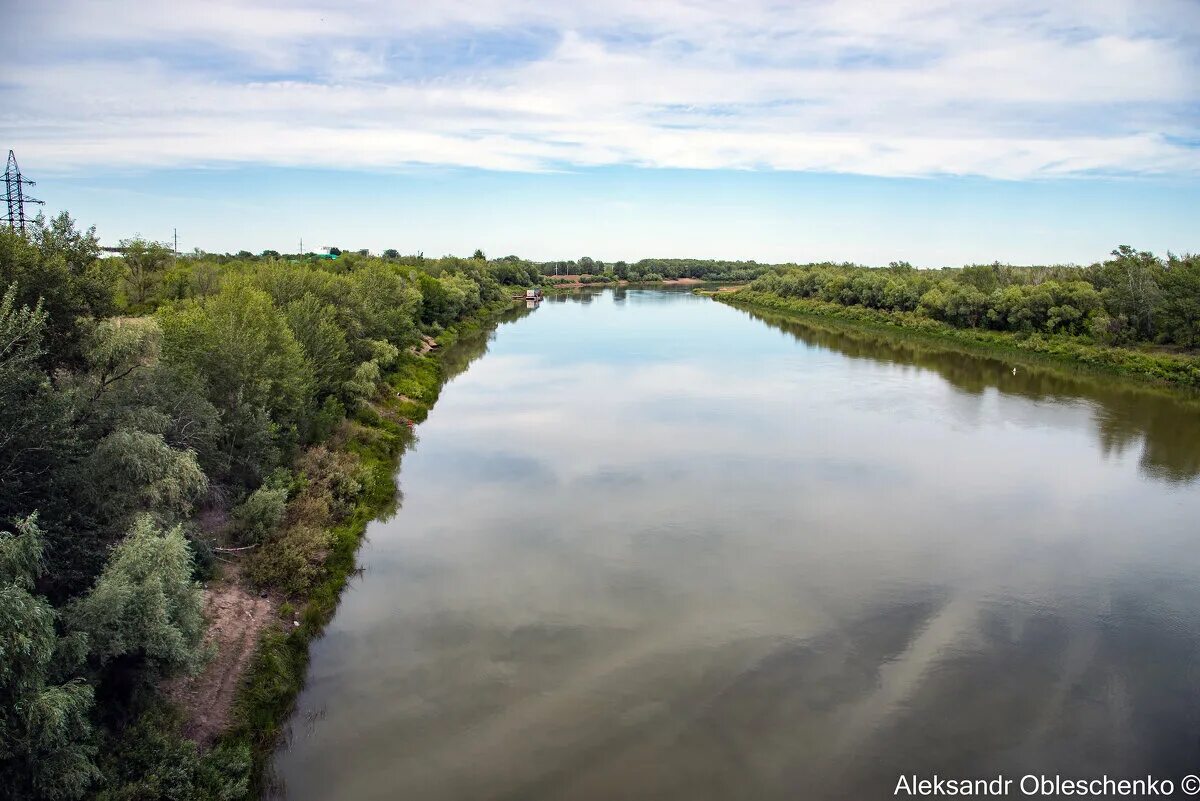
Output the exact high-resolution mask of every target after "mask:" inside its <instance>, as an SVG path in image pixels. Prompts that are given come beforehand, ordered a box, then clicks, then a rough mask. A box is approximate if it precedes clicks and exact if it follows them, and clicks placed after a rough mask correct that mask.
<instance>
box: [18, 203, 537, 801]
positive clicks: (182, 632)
mask: <svg viewBox="0 0 1200 801" xmlns="http://www.w3.org/2000/svg"><path fill="white" fill-rule="evenodd" d="M125 244H126V249H125V253H124V255H123V257H122V258H115V259H101V258H99V255H100V251H99V247H98V244H97V240H96V236H95V233H94V231H92V230H89V231H80V230H78V228H77V227H76V225H75V224H74V222H73V221H72V220H71V219H70V217H69V216H67V215H66V214H65V213H64V214H62V215H60V216H58V217H56V218H54V219H53V220H51V221H49V222H44V221H40V220H39V222H38V223H37V224H35V225H33V226H32V227H31V229H30V232H29V234H28V235H21V234H19V233H17V232H15V231H13V230H10V229H7V228H4V229H0V787H4V788H5V797H11V798H15V799H51V798H53V799H72V798H80V797H83V796H85V795H88V796H92V795H98V796H100V797H104V798H111V799H118V798H139V799H150V798H173V799H176V798H178V799H189V798H196V799H200V798H205V799H208V798H215V799H220V798H237V797H240V796H242V795H243V794H244V793H245V791H246V787H247V781H248V779H249V774H248V771H249V764H250V757H249V754H248V753H247V750H246V748H245V746H244V745H242V746H238V745H229V746H218V747H217V748H215V749H212V750H210V751H209V752H208V753H205V754H201V753H200V752H199V751H197V749H196V748H195V747H194V746H193V745H192V744H191V743H189V742H187V741H185V740H183V739H182V738H180V737H179V736H178V735H177V734H175V733H173V732H174V729H173V728H172V727H171V725H169V721H167V722H164V720H166V718H169V713H167V712H164V711H163V709H164V707H163V705H162V704H161V702H160V699H159V696H158V692H157V689H156V688H157V687H158V686H159V684H160V683H161V681H162V680H163V679H164V678H166V677H170V676H174V675H178V674H182V673H188V672H190V671H194V670H196V669H197V667H198V666H199V665H201V664H202V663H203V662H204V660H205V656H206V655H205V653H204V650H203V648H202V646H201V643H202V635H203V628H204V625H203V617H202V613H201V595H200V588H199V584H198V583H197V581H198V580H200V579H203V578H204V577H205V576H206V575H207V571H209V570H210V569H211V565H212V560H213V546H214V545H215V544H217V543H218V541H220V543H221V544H224V545H229V546H245V545H255V546H261V547H260V548H259V550H257V551H255V552H254V553H255V556H254V558H253V559H252V560H251V561H250V562H249V563H248V573H249V575H250V577H251V579H252V580H254V581H255V582H256V583H258V584H259V585H261V586H264V587H272V588H274V589H277V590H279V591H281V592H299V591H302V590H303V589H305V587H306V582H308V581H310V580H311V579H312V577H313V576H315V575H316V574H317V573H318V572H319V568H320V565H321V562H322V560H323V559H325V558H326V557H327V556H328V554H329V553H330V549H331V547H332V546H331V539H330V537H331V536H332V535H331V534H330V533H329V527H330V526H331V525H334V524H336V523H337V521H338V520H340V519H341V518H342V517H343V516H344V515H345V514H347V510H348V509H349V508H350V506H352V504H353V500H354V498H356V497H358V496H359V495H360V494H361V493H362V492H363V491H364V482H365V481H367V479H366V478H365V476H364V473H363V469H362V467H361V465H359V464H358V461H357V459H356V457H355V456H354V454H353V453H339V452H334V451H333V450H331V449H329V448H326V447H325V446H324V445H323V443H324V442H326V440H328V439H329V438H330V436H331V435H332V434H333V433H334V432H335V430H336V429H338V427H339V426H342V425H343V424H344V423H343V421H344V420H345V419H346V418H347V416H350V417H354V416H355V415H371V414H374V412H373V411H372V409H371V403H372V399H373V398H376V397H378V393H380V392H381V389H382V388H383V386H384V385H385V379H386V377H387V376H388V375H389V373H390V371H392V370H393V368H394V367H395V366H396V365H397V364H398V363H399V362H402V361H404V360H405V359H411V358H415V357H412V356H410V355H408V352H409V350H410V349H411V348H413V346H414V345H416V344H418V342H419V341H420V338H421V337H422V336H423V335H425V336H428V335H437V334H438V333H439V332H440V331H442V330H443V328H445V327H446V326H448V325H451V324H452V323H454V322H456V321H458V320H461V319H463V318H465V317H468V316H470V315H472V314H474V313H476V312H477V311H479V310H480V309H482V308H483V307H485V306H488V305H489V304H497V303H499V302H500V301H502V300H504V299H505V298H508V297H510V295H511V293H512V289H511V288H506V287H504V286H503V284H506V283H515V284H525V283H527V282H529V280H530V279H531V277H533V276H531V275H530V272H529V270H528V269H527V268H526V267H525V266H523V265H522V264H520V263H512V262H498V263H492V264H489V263H487V262H486V261H485V260H483V259H481V258H477V259H455V258H446V259H431V260H426V259H424V258H423V257H408V258H405V257H399V256H398V255H397V256H395V257H391V258H373V257H370V256H366V255H362V254H359V253H354V254H344V255H343V256H342V257H341V258H339V259H337V260H320V259H312V258H293V259H288V258H284V257H274V256H265V257H264V256H258V257H251V256H249V254H246V256H245V257H240V258H239V257H229V256H225V257H210V256H207V255H205V254H199V253H197V254H192V255H190V256H187V257H179V258H176V257H175V256H174V254H172V253H171V251H170V250H168V249H167V248H165V247H163V246H160V245H157V244H154V243H148V242H142V241H132V242H127V243H125ZM480 255H482V254H480ZM201 511H203V512H205V513H206V514H210V515H212V516H214V517H215V519H217V520H219V521H222V522H220V523H219V525H217V526H207V527H205V526H201V525H200V524H199V523H198V513H200V512H201Z"/></svg>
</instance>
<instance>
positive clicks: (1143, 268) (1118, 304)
mask: <svg viewBox="0 0 1200 801" xmlns="http://www.w3.org/2000/svg"><path fill="white" fill-rule="evenodd" d="M1112 255H1113V258H1112V259H1110V260H1109V261H1106V262H1104V264H1102V265H1101V267H1100V271H1099V284H1100V288H1101V294H1102V296H1103V297H1104V307H1105V310H1106V311H1107V312H1108V314H1109V315H1110V316H1111V317H1113V318H1115V319H1117V320H1120V321H1122V322H1123V323H1124V325H1125V326H1126V327H1127V331H1128V335H1127V337H1126V338H1138V337H1141V338H1145V339H1149V338H1150V337H1152V336H1153V333H1154V308H1155V305H1156V304H1157V303H1158V299H1159V294H1160V293H1159V287H1158V281H1157V280H1156V278H1155V274H1156V273H1157V272H1158V271H1159V269H1160V264H1159V261H1158V259H1156V258H1155V257H1154V254H1153V253H1147V252H1140V253H1139V252H1137V251H1135V250H1134V249H1133V248H1131V247H1129V246H1128V245H1121V246H1120V247H1119V248H1117V249H1116V250H1114V251H1113V252H1112Z"/></svg>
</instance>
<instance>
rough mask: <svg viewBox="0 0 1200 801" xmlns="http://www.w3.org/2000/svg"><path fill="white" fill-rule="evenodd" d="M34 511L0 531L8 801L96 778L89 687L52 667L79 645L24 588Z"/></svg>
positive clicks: (2, 772)
mask: <svg viewBox="0 0 1200 801" xmlns="http://www.w3.org/2000/svg"><path fill="white" fill-rule="evenodd" d="M42 564H43V563H42V545H41V532H40V530H39V529H38V526H37V520H36V518H34V517H28V518H25V519H23V520H19V521H18V522H17V524H16V533H12V532H9V531H0V657H2V658H0V787H3V788H4V791H5V797H6V798H12V799H14V801H18V800H19V801H24V800H25V799H29V800H30V801H32V800H33V799H47V798H56V799H75V798H80V797H81V796H82V795H83V794H84V792H85V791H86V790H87V789H88V787H89V786H90V785H91V784H92V782H93V781H94V780H95V779H96V778H97V777H98V771H97V770H96V767H95V765H94V764H93V762H92V758H93V756H94V755H95V752H96V748H95V746H94V744H93V742H92V739H93V738H92V728H91V723H90V721H89V713H90V712H91V709H92V704H93V693H92V688H91V687H90V686H88V685H87V684H86V683H84V682H82V681H80V680H78V679H67V680H64V679H63V677H62V676H59V675H57V671H56V669H55V668H56V666H61V665H65V664H69V663H70V662H72V661H74V660H72V658H71V657H72V655H75V654H78V653H79V652H80V649H81V646H82V645H83V643H82V641H81V638H79V637H68V638H62V637H60V636H59V635H58V632H57V628H56V621H57V617H58V616H57V614H56V613H55V611H54V609H53V608H52V607H51V606H50V604H49V603H47V602H46V600H45V599H44V598H41V597H38V596H35V595H33V594H32V593H31V590H32V588H33V584H34V581H35V579H37V577H38V576H39V575H40V574H41V573H42V570H43V567H42Z"/></svg>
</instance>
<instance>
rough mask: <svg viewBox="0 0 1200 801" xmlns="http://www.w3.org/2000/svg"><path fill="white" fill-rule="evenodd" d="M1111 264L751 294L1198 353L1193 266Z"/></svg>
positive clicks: (800, 277)
mask: <svg viewBox="0 0 1200 801" xmlns="http://www.w3.org/2000/svg"><path fill="white" fill-rule="evenodd" d="M1112 256H1113V258H1111V259H1109V260H1108V261H1105V262H1101V263H1099V264H1093V265H1091V266H1090V267H1071V266H1068V267H1045V268H1042V267H1009V266H1006V265H1001V264H992V265H973V266H969V267H963V268H961V269H945V270H916V269H914V268H913V267H912V266H911V265H908V264H903V263H896V264H892V265H891V266H889V267H887V268H883V269H869V268H865V267H856V266H853V265H832V264H822V265H808V266H804V267H793V268H779V269H775V270H772V271H771V272H769V273H766V274H764V275H762V276H761V277H759V278H757V279H756V280H755V281H753V282H752V283H751V284H750V289H751V290H752V291H756V292H766V293H770V294H773V295H778V296H780V297H784V298H807V299H813V300H819V301H824V302H826V303H837V304H839V305H842V306H863V307H865V308H868V309H880V310H883V311H889V312H917V313H919V314H921V315H924V316H926V317H928V318H930V319H933V320H940V321H942V322H944V323H947V324H949V325H951V326H953V327H955V328H982V329H988V330H993V331H1012V332H1019V333H1034V332H1040V333H1044V334H1071V335H1086V336H1089V337H1091V338H1093V339H1094V340H1096V341H1098V342H1102V343H1105V344H1130V343H1135V342H1154V343H1160V344H1171V345H1178V346H1180V347H1184V348H1192V347H1196V346H1197V345H1200V256H1184V257H1182V258H1180V257H1176V256H1174V255H1169V256H1168V257H1167V258H1166V259H1158V258H1156V257H1155V256H1154V255H1153V254H1151V253H1139V252H1136V251H1134V250H1133V249H1132V248H1128V247H1121V248H1118V249H1117V250H1114V251H1113V253H1112Z"/></svg>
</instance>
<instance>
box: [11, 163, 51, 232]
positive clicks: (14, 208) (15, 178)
mask: <svg viewBox="0 0 1200 801" xmlns="http://www.w3.org/2000/svg"><path fill="white" fill-rule="evenodd" d="M33 185H34V182H33V181H31V180H29V179H28V178H23V177H21V168H20V167H18V166H17V157H16V155H14V154H13V152H12V151H11V150H10V151H8V167H7V168H5V170H4V193H5V195H6V196H7V198H8V225H9V227H10V228H14V229H16V230H19V231H20V232H21V233H22V234H23V233H25V204H26V203H36V204H37V205H39V206H40V205H42V201H40V200H38V199H37V198H32V197H28V196H26V194H25V189H24V187H25V186H33Z"/></svg>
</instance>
